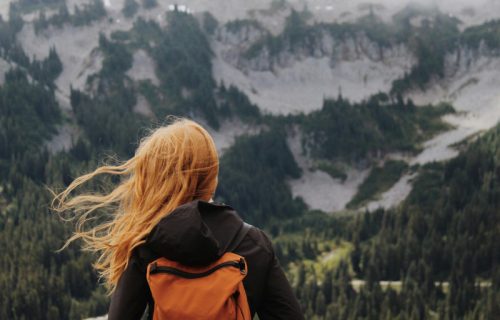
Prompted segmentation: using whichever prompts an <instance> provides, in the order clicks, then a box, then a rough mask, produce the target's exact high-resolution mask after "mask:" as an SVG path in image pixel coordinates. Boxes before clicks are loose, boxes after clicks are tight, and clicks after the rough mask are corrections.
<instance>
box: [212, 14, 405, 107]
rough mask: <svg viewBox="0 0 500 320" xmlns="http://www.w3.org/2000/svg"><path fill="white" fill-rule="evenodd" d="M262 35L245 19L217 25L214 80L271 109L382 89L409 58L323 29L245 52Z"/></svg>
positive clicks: (359, 95) (402, 70)
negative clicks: (287, 44)
mask: <svg viewBox="0 0 500 320" xmlns="http://www.w3.org/2000/svg"><path fill="white" fill-rule="evenodd" d="M265 36H266V34H265V31H263V30H262V29H261V28H259V27H256V26H254V25H248V24H247V25H245V26H243V27H241V28H238V29H237V30H234V29H229V28H227V27H226V28H222V29H221V30H219V32H218V34H217V36H216V37H215V40H214V42H213V49H214V52H215V54H216V58H215V60H214V68H213V71H214V76H215V78H216V79H217V80H218V81H222V82H224V83H226V84H233V85H235V86H237V87H239V88H240V89H241V90H243V91H244V92H245V93H246V94H247V95H248V96H249V98H250V100H251V101H252V102H253V103H255V104H257V105H258V106H259V107H261V108H262V109H263V110H264V111H266V112H269V113H273V114H287V113H297V112H309V111H312V110H316V109H320V108H321V106H322V103H323V99H324V98H325V97H336V96H337V95H338V94H342V95H343V96H345V97H348V98H349V100H351V101H360V100H362V99H365V98H367V97H369V96H370V95H372V94H374V93H377V92H379V91H383V92H387V91H389V90H390V88H391V85H392V81H394V80H396V79H398V78H400V77H402V76H403V75H404V73H405V72H407V71H409V70H410V68H411V67H412V66H413V65H414V63H415V59H414V58H413V56H412V54H411V53H410V51H409V50H408V49H407V48H406V47H405V46H403V45H394V46H392V47H387V48H383V47H381V46H379V45H378V44H376V43H374V42H373V41H370V40H369V39H368V38H367V37H366V36H364V35H363V34H358V35H356V36H354V37H348V38H346V39H342V40H340V39H336V38H334V37H332V36H331V35H330V34H327V33H326V32H322V33H321V35H320V36H318V37H317V40H316V41H315V42H314V43H315V45H314V46H313V47H307V48H299V49H294V50H291V49H285V50H282V51H280V52H279V53H278V54H276V55H274V56H272V55H271V53H270V52H269V50H267V48H265V47H264V48H263V49H262V50H259V51H258V53H257V54H256V55H255V56H252V57H251V58H248V57H247V56H246V55H247V52H248V49H249V48H250V47H251V46H252V45H253V44H254V43H256V42H257V41H259V40H261V39H262V38H263V37H265Z"/></svg>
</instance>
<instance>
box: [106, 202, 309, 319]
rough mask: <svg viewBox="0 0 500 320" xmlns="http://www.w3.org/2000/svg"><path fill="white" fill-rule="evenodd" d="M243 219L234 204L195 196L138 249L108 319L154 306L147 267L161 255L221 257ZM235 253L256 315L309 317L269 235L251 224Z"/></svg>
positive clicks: (193, 260) (202, 260) (202, 259)
mask: <svg viewBox="0 0 500 320" xmlns="http://www.w3.org/2000/svg"><path fill="white" fill-rule="evenodd" d="M242 226H243V220H241V218H240V217H239V216H238V215H237V213H236V212H235V211H234V209H232V208H231V207H229V206H226V205H220V204H215V203H208V202H204V201H199V200H196V201H193V202H190V203H187V204H185V205H182V206H180V207H178V208H177V209H175V210H174V211H173V212H172V213H171V214H169V215H168V216H166V217H165V218H163V219H162V220H161V221H160V222H159V223H158V225H157V226H155V228H154V229H153V230H152V232H151V233H150V235H149V236H148V238H147V240H146V243H145V244H144V245H143V246H141V247H139V248H138V249H136V250H134V252H133V254H132V257H131V259H130V261H129V264H128V267H127V269H126V270H125V271H124V273H123V274H122V276H121V278H120V280H119V281H118V285H117V287H116V290H115V292H114V293H113V295H112V298H111V305H110V308H109V313H108V319H109V320H127V319H131V320H138V319H140V318H141V316H142V315H143V313H144V310H145V308H146V305H149V306H150V308H149V309H151V306H152V305H153V300H152V297H151V292H150V291H149V287H148V283H147V281H146V267H147V265H148V263H149V262H151V261H153V260H155V259H157V258H158V257H161V256H163V257H166V258H168V259H170V260H175V261H178V262H181V263H183V264H186V265H206V264H208V263H210V262H213V261H215V260H217V259H218V258H219V257H220V256H221V255H222V254H224V252H226V249H227V248H228V246H229V245H230V244H231V242H232V240H233V239H234V238H235V237H236V236H237V234H238V232H239V231H240V228H241V227H242ZM234 252H235V253H237V254H239V255H241V256H243V257H245V259H246V261H247V264H248V275H247V276H246V278H245V279H244V281H243V285H244V287H245V291H246V294H247V297H248V303H249V305H250V310H251V313H252V317H253V316H254V315H255V313H257V314H258V315H259V319H260V320H268V319H286V320H295V319H299V320H301V319H304V317H303V315H302V313H301V311H300V306H299V303H298V301H297V299H296V298H295V296H294V294H293V292H292V288H291V287H290V284H289V283H288V281H287V279H286V277H285V274H284V273H283V270H282V269H281V267H280V265H279V263H278V259H277V258H276V255H275V254H274V250H273V247H272V244H271V241H270V240H269V238H268V237H267V236H266V234H265V233H264V232H263V231H261V230H260V229H258V228H256V227H252V228H251V229H250V230H249V231H248V233H247V235H246V236H245V237H244V238H243V240H242V241H241V243H240V244H239V246H237V247H236V249H235V250H234Z"/></svg>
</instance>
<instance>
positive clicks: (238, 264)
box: [149, 258, 246, 279]
mask: <svg viewBox="0 0 500 320" xmlns="http://www.w3.org/2000/svg"><path fill="white" fill-rule="evenodd" d="M225 267H234V268H238V269H239V270H240V272H241V274H246V270H245V260H243V258H241V259H240V260H239V261H226V262H223V263H221V264H218V265H216V266H215V267H213V268H211V269H209V270H207V271H204V272H199V273H195V272H187V271H183V270H179V269H177V268H173V267H165V266H158V264H157V263H156V262H153V264H152V265H151V268H150V269H149V274H157V273H170V274H173V275H176V276H179V277H182V278H187V279H197V278H203V277H206V276H208V275H210V274H212V273H214V272H215V271H217V270H219V269H221V268H225Z"/></svg>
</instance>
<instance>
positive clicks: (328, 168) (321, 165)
mask: <svg viewBox="0 0 500 320" xmlns="http://www.w3.org/2000/svg"><path fill="white" fill-rule="evenodd" d="M314 169H318V170H321V171H323V172H325V173H327V174H328V175H329V176H330V177H332V178H333V179H340V180H342V182H344V181H345V180H346V179H347V174H346V173H345V171H344V168H342V167H340V166H339V165H337V164H334V163H331V162H330V161H325V160H320V161H318V162H316V165H315V167H314Z"/></svg>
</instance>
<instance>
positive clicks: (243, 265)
mask: <svg viewBox="0 0 500 320" xmlns="http://www.w3.org/2000/svg"><path fill="white" fill-rule="evenodd" d="M238 266H239V267H240V272H241V274H245V275H246V274H247V270H246V263H245V259H243V258H240V261H239V262H238Z"/></svg>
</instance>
